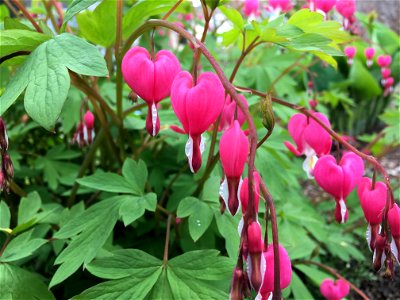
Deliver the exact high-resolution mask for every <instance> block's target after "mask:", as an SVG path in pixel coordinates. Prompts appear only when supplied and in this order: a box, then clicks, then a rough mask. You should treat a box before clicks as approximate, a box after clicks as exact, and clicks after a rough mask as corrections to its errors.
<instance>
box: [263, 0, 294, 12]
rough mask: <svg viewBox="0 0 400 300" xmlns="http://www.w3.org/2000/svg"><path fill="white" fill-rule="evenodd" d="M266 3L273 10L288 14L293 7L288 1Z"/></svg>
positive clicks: (273, 0) (275, 0)
mask: <svg viewBox="0 0 400 300" xmlns="http://www.w3.org/2000/svg"><path fill="white" fill-rule="evenodd" d="M268 2H269V5H270V6H271V8H272V9H273V10H279V11H282V12H284V13H287V12H289V11H290V10H291V9H292V7H293V4H292V2H291V1H290V0H268Z"/></svg>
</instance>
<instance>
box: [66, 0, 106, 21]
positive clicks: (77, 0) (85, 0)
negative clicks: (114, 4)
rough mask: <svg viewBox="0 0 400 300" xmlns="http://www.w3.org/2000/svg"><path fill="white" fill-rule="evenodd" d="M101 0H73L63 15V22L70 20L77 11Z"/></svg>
mask: <svg viewBox="0 0 400 300" xmlns="http://www.w3.org/2000/svg"><path fill="white" fill-rule="evenodd" d="M99 1H101V0H73V1H72V3H71V5H70V6H68V9H67V11H66V13H65V16H64V24H65V23H67V22H68V21H69V20H71V19H72V18H73V17H74V16H75V15H76V14H77V13H79V12H80V11H82V10H84V9H86V8H88V7H89V6H91V5H93V4H95V3H96V2H99Z"/></svg>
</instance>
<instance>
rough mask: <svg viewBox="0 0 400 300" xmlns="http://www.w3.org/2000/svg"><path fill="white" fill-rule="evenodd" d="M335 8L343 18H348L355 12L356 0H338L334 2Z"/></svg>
mask: <svg viewBox="0 0 400 300" xmlns="http://www.w3.org/2000/svg"><path fill="white" fill-rule="evenodd" d="M336 10H337V12H338V13H339V14H341V15H342V16H343V17H344V18H345V19H350V18H351V17H352V16H353V15H354V13H355V12H356V1H355V0H338V1H337V2H336ZM372 56H373V55H372Z"/></svg>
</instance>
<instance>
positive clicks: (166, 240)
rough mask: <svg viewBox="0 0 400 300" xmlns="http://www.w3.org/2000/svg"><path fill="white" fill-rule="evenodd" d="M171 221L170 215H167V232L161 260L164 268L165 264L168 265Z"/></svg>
mask: <svg viewBox="0 0 400 300" xmlns="http://www.w3.org/2000/svg"><path fill="white" fill-rule="evenodd" d="M171 221H172V215H171V214H170V215H168V220H167V232H166V234H165V247H164V258H163V266H164V268H165V267H167V263H168V249H169V234H170V231H171Z"/></svg>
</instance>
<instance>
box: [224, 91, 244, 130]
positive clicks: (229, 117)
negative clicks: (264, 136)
mask: <svg viewBox="0 0 400 300" xmlns="http://www.w3.org/2000/svg"><path fill="white" fill-rule="evenodd" d="M238 96H239V99H240V100H241V101H242V103H244V104H245V105H246V107H249V105H248V103H247V100H246V98H245V97H244V96H243V95H240V94H239V95H238ZM236 112H237V118H236V119H237V120H238V121H239V124H240V125H243V123H244V121H246V117H245V115H244V113H243V112H242V110H241V109H240V108H239V107H238V106H237V104H236V102H235V101H233V100H232V98H231V96H230V95H227V96H226V99H225V104H224V108H223V110H222V114H221V119H220V121H219V127H218V131H224V130H226V129H228V128H229V127H230V126H231V125H232V123H233V121H234V120H235V113H236Z"/></svg>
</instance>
